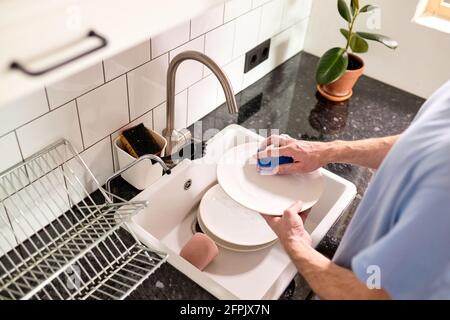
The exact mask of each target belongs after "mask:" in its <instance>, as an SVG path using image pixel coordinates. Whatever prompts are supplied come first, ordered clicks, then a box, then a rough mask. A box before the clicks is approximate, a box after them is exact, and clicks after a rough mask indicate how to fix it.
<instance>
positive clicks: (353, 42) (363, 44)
mask: <svg viewBox="0 0 450 320" xmlns="http://www.w3.org/2000/svg"><path fill="white" fill-rule="evenodd" d="M350 48H352V51H353V52H355V53H364V52H367V51H368V50H369V44H368V43H367V41H366V40H364V39H363V38H361V37H360V36H359V35H358V34H356V33H352V36H351V39H350Z"/></svg>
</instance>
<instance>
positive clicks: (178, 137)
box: [163, 128, 192, 156]
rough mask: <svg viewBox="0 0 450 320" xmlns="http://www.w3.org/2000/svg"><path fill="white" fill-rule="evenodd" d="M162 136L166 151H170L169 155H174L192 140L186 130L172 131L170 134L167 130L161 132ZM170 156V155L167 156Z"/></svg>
mask: <svg viewBox="0 0 450 320" xmlns="http://www.w3.org/2000/svg"><path fill="white" fill-rule="evenodd" d="M163 136H164V138H166V140H167V147H166V150H171V153H172V154H174V153H175V152H177V151H178V149H180V148H181V147H182V146H184V145H185V144H187V143H189V142H190V141H191V138H192V134H191V132H190V131H189V130H188V129H185V128H183V129H180V130H173V131H172V134H171V133H170V132H169V131H168V130H167V129H164V130H163ZM168 156H170V154H169V155H168Z"/></svg>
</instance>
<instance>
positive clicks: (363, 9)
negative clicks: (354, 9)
mask: <svg viewBox="0 0 450 320" xmlns="http://www.w3.org/2000/svg"><path fill="white" fill-rule="evenodd" d="M378 8H379V7H378V6H373V5H371V4H368V5H366V6H364V7H362V8H361V10H359V12H370V11H373V10H376V9H378Z"/></svg>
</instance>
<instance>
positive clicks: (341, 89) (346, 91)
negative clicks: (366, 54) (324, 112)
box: [318, 53, 364, 101]
mask: <svg viewBox="0 0 450 320" xmlns="http://www.w3.org/2000/svg"><path fill="white" fill-rule="evenodd" d="M348 55H349V67H351V65H352V64H357V65H359V66H361V67H360V68H358V69H347V71H345V73H344V74H343V75H342V76H341V77H340V78H339V79H337V80H336V81H335V82H332V83H330V84H327V85H323V86H318V89H319V91H320V93H322V95H323V96H325V97H326V98H328V99H330V100H333V101H343V100H347V99H348V98H350V97H351V96H352V94H353V91H352V89H353V87H354V85H355V84H356V81H358V79H359V77H360V76H361V75H362V74H363V72H364V61H363V60H362V59H361V58H360V57H358V56H357V55H354V54H352V53H349V54H348Z"/></svg>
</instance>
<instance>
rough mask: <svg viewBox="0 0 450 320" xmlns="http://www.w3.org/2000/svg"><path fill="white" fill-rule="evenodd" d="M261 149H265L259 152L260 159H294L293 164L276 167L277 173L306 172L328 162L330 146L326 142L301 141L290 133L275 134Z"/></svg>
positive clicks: (263, 143) (265, 141) (264, 142)
mask: <svg viewBox="0 0 450 320" xmlns="http://www.w3.org/2000/svg"><path fill="white" fill-rule="evenodd" d="M260 150H263V151H261V152H259V153H258V154H257V157H258V159H263V158H267V157H281V156H286V157H291V158H293V159H294V163H292V164H283V165H280V166H277V167H276V168H275V169H274V170H275V171H274V173H276V174H291V173H306V172H311V171H314V170H316V169H318V168H320V167H322V166H324V165H326V164H328V160H327V158H328V157H327V150H328V148H327V144H326V143H324V142H310V141H300V140H296V139H294V138H291V137H289V136H288V135H281V136H278V135H273V136H270V137H269V138H267V139H266V140H264V141H263V142H262V143H261V145H260Z"/></svg>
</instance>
